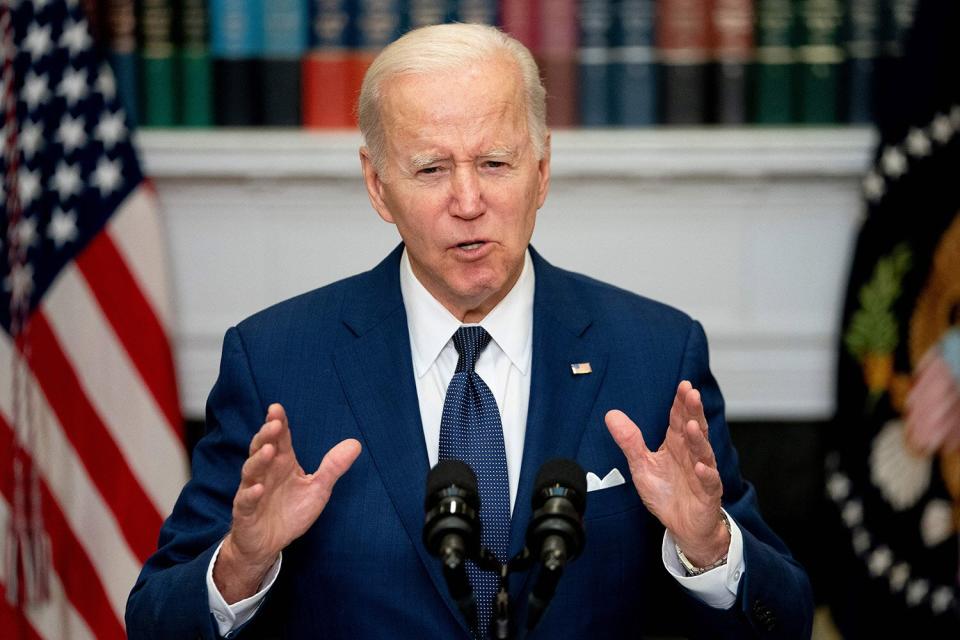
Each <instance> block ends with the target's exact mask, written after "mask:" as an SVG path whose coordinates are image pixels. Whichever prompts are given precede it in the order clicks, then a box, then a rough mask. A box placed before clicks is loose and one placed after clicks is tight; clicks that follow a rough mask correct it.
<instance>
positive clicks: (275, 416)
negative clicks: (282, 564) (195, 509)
mask: <svg viewBox="0 0 960 640" xmlns="http://www.w3.org/2000/svg"><path fill="white" fill-rule="evenodd" d="M359 455H360V443H359V442H358V441H356V440H353V439H349V440H344V441H343V442H340V443H339V444H337V445H336V446H335V447H333V448H332V449H330V451H328V452H327V455H325V456H324V457H323V460H322V461H321V462H320V466H319V467H317V470H316V471H315V472H314V473H311V474H307V473H304V471H303V468H302V467H301V466H300V463H298V462H297V456H296V454H295V453H294V451H293V442H292V440H291V438H290V427H289V425H288V424H287V414H286V412H285V411H284V410H283V407H282V406H280V405H279V404H272V405H270V407H269V409H267V418H266V422H265V423H264V425H263V426H262V427H260V431H258V432H257V435H255V436H254V437H253V440H251V441H250V456H249V457H248V458H247V461H246V462H245V463H244V465H243V470H242V472H241V477H240V488H239V489H237V494H236V495H235V496H234V498H233V524H232V526H231V527H230V532H229V533H228V534H227V537H226V538H224V541H223V546H222V547H221V548H220V555H219V556H218V557H217V562H216V564H215V565H214V567H213V581H214V584H216V585H217V589H219V590H220V594H221V595H222V596H223V599H224V600H226V602H227V603H228V604H233V603H234V602H238V601H240V600H243V599H244V598H248V597H250V596H252V595H253V594H254V593H256V592H257V589H258V588H259V587H260V583H261V581H262V580H263V578H264V576H265V575H266V574H267V571H269V570H270V567H271V566H273V563H274V562H276V560H277V556H278V555H279V554H280V552H281V551H282V550H283V549H284V548H285V547H286V546H287V545H288V544H290V543H291V542H293V541H294V540H295V539H297V538H299V537H300V536H302V535H303V534H304V533H305V532H306V531H307V529H309V528H310V525H312V524H313V523H314V521H315V520H316V519H317V518H318V517H319V516H320V513H321V512H322V511H323V509H324V507H325V506H326V505H327V501H328V500H329V499H330V493H331V492H332V491H333V485H334V484H336V482H337V480H339V479H340V476H342V475H343V474H344V473H346V472H347V469H349V468H350V466H351V465H352V464H353V462H354V460H356V459H357V456H359Z"/></svg>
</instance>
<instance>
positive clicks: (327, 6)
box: [301, 0, 363, 128]
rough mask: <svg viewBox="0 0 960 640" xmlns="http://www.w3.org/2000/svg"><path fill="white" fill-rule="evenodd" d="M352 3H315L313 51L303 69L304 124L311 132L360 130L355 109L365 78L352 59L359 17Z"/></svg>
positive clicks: (325, 0) (332, 0) (330, 0)
mask: <svg viewBox="0 0 960 640" xmlns="http://www.w3.org/2000/svg"><path fill="white" fill-rule="evenodd" d="M352 5H353V3H352V2H351V1H350V0H313V2H312V3H311V7H310V9H311V13H310V25H311V27H312V28H311V30H310V41H309V44H310V49H309V50H308V52H307V55H306V56H304V58H303V64H302V68H301V73H302V76H301V79H302V100H303V102H302V109H303V124H304V126H306V127H310V128H350V127H355V126H356V119H355V118H354V113H353V106H354V101H355V100H356V96H357V94H358V92H359V88H360V83H361V82H362V79H363V78H362V76H358V73H357V71H358V70H357V68H356V60H355V59H354V58H353V57H352V55H351V50H352V49H353V48H354V46H355V42H356V35H355V24H354V20H355V17H356V13H355V11H353V6H352Z"/></svg>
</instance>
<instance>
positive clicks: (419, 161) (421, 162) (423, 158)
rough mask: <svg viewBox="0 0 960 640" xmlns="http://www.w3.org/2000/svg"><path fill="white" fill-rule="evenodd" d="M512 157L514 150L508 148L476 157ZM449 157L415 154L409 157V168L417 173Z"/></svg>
mask: <svg viewBox="0 0 960 640" xmlns="http://www.w3.org/2000/svg"><path fill="white" fill-rule="evenodd" d="M512 155H514V150H513V149H511V148H509V147H494V148H493V149H488V150H487V151H486V152H484V153H481V154H480V155H479V156H478V157H480V158H509V157H511V156H512ZM448 157H449V156H447V155H444V154H439V153H429V152H428V153H417V154H414V155H413V156H411V158H410V166H411V167H412V168H413V170H414V171H419V170H420V169H423V168H425V167H429V166H430V165H432V164H433V163H435V162H439V161H441V160H446V159H447V158H448Z"/></svg>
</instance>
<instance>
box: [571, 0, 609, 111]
mask: <svg viewBox="0 0 960 640" xmlns="http://www.w3.org/2000/svg"><path fill="white" fill-rule="evenodd" d="M613 10H614V7H613V2H612V0H582V1H581V2H580V15H579V26H580V46H579V48H578V50H577V58H578V60H577V68H578V72H579V82H580V89H579V92H578V98H579V103H580V124H581V125H583V126H584V127H606V126H609V125H610V124H612V123H613V115H612V111H613V108H612V107H611V104H610V102H611V97H612V95H614V94H615V85H614V79H613V77H612V70H611V66H612V64H611V44H612V42H611V37H612V34H611V30H612V28H613V22H614V21H613V16H614V14H613Z"/></svg>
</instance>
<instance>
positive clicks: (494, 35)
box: [357, 23, 547, 175]
mask: <svg viewBox="0 0 960 640" xmlns="http://www.w3.org/2000/svg"><path fill="white" fill-rule="evenodd" d="M498 56H505V57H506V58H507V59H508V60H512V61H513V62H514V63H515V64H516V65H517V68H518V69H519V71H520V77H521V79H522V81H523V89H524V91H523V94H524V98H525V101H526V104H525V105H524V107H525V109H526V113H527V129H528V132H529V134H530V142H531V145H532V146H533V149H534V152H535V153H536V156H537V159H542V158H543V154H544V150H545V147H546V141H547V105H546V90H545V89H544V87H543V83H542V82H541V81H540V71H539V69H538V68H537V63H536V62H535V61H534V59H533V56H532V55H531V54H530V51H529V50H528V49H527V48H526V47H525V46H523V45H522V44H521V43H520V42H518V41H517V40H515V39H513V38H511V37H510V36H508V35H507V34H505V33H504V32H502V31H500V30H499V29H497V28H496V27H491V26H488V25H483V24H459V23H457V24H439V25H431V26H428V27H421V28H419V29H414V30H413V31H410V32H408V33H407V34H405V35H404V36H403V37H401V38H399V39H398V40H396V41H394V42H392V43H391V44H390V45H388V46H387V47H386V48H385V49H384V50H383V51H382V52H380V55H378V56H377V57H376V59H375V60H374V61H373V63H372V64H371V65H370V68H369V69H367V73H366V75H365V76H364V78H363V85H362V87H361V89H360V100H359V104H358V107H357V115H358V120H359V122H360V132H361V133H362V134H363V141H364V144H365V145H366V147H367V149H368V150H369V152H370V157H371V159H372V161H373V164H374V167H375V168H376V170H377V172H378V173H380V174H381V175H382V173H383V162H384V153H385V146H386V140H385V139H384V131H383V121H382V119H381V117H380V116H381V114H380V103H381V100H382V99H383V93H382V89H383V85H384V83H385V82H386V81H387V80H388V79H389V78H392V77H394V76H397V75H401V74H413V75H420V74H427V73H434V72H438V71H450V70H453V69H462V68H463V67H464V66H466V65H468V64H471V63H475V62H479V61H484V60H490V59H491V58H496V57H498Z"/></svg>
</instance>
